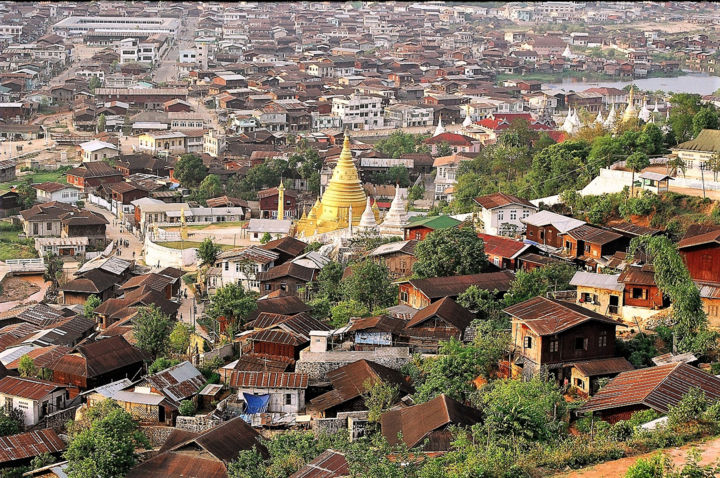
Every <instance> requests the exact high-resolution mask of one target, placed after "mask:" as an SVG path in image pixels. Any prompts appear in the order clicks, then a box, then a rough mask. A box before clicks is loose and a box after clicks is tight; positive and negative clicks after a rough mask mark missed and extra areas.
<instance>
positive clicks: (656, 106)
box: [653, 100, 660, 113]
mask: <svg viewBox="0 0 720 478" xmlns="http://www.w3.org/2000/svg"><path fill="white" fill-rule="evenodd" d="M653 113H660V108H658V103H657V100H655V108H653Z"/></svg>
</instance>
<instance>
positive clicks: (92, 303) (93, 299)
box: [83, 294, 102, 319]
mask: <svg viewBox="0 0 720 478" xmlns="http://www.w3.org/2000/svg"><path fill="white" fill-rule="evenodd" d="M100 304H102V301H101V300H100V297H98V296H96V295H95V294H91V295H90V297H88V298H87V300H86V301H85V305H84V306H83V314H84V315H85V317H87V318H88V319H92V318H93V317H94V315H93V313H94V312H95V309H97V308H98V306H99V305H100Z"/></svg>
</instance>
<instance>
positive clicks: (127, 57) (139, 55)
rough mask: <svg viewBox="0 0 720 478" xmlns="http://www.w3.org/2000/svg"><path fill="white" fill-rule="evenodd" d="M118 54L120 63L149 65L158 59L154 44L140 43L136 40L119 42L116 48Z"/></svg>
mask: <svg viewBox="0 0 720 478" xmlns="http://www.w3.org/2000/svg"><path fill="white" fill-rule="evenodd" d="M117 53H119V54H120V63H149V64H154V63H155V61H156V60H157V59H158V54H159V52H158V48H157V45H156V44H155V43H151V42H142V41H139V40H138V39H137V38H126V39H124V40H120V41H119V42H118V46H117Z"/></svg>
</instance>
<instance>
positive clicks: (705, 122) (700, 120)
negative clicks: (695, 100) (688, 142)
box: [692, 106, 720, 136]
mask: <svg viewBox="0 0 720 478" xmlns="http://www.w3.org/2000/svg"><path fill="white" fill-rule="evenodd" d="M719 123H720V122H719V121H718V114H717V111H716V110H715V108H714V107H709V106H705V107H703V108H700V111H698V112H697V113H696V114H695V116H693V119H692V125H693V136H697V135H699V134H700V131H702V130H704V129H718V124H719Z"/></svg>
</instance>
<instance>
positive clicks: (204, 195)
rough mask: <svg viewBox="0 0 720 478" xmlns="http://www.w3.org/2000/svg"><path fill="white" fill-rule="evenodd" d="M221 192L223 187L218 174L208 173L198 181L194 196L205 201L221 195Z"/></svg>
mask: <svg viewBox="0 0 720 478" xmlns="http://www.w3.org/2000/svg"><path fill="white" fill-rule="evenodd" d="M222 193H223V187H222V184H221V183H220V176H218V175H217V174H208V175H207V176H206V177H205V179H203V180H202V182H201V183H200V186H199V187H198V189H197V193H196V197H197V199H198V200H199V201H202V202H205V201H207V200H208V199H210V198H214V197H218V196H221V195H222Z"/></svg>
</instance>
